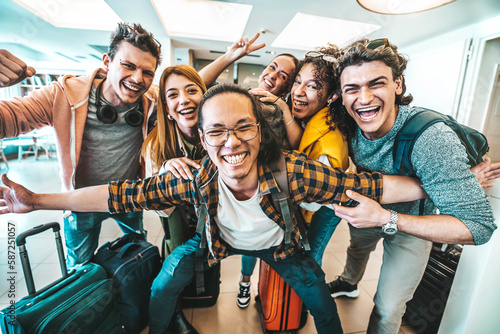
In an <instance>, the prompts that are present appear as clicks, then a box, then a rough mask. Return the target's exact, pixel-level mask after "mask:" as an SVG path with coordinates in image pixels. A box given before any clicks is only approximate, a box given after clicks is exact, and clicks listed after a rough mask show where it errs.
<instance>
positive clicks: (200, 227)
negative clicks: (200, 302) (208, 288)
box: [194, 189, 208, 294]
mask: <svg viewBox="0 0 500 334" xmlns="http://www.w3.org/2000/svg"><path fill="white" fill-rule="evenodd" d="M196 193H197V194H198V197H199V199H200V200H201V195H200V194H199V191H198V189H196ZM196 213H197V215H198V223H197V225H196V233H200V234H201V240H200V245H199V246H198V248H197V249H196V255H195V260H194V269H195V274H196V293H197V294H202V293H204V292H205V276H204V271H205V270H204V268H203V267H204V262H205V258H204V257H203V255H204V253H205V248H206V247H207V232H206V229H205V221H206V218H207V216H208V210H207V206H206V204H205V203H203V201H201V205H199V206H197V207H196Z"/></svg>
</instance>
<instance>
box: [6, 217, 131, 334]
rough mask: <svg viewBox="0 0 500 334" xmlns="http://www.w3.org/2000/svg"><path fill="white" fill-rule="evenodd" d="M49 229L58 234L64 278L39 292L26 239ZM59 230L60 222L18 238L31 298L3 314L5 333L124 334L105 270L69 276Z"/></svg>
mask: <svg viewBox="0 0 500 334" xmlns="http://www.w3.org/2000/svg"><path fill="white" fill-rule="evenodd" d="M48 229H52V230H53V231H54V233H55V239H56V245H57V253H58V256H59V264H60V267H61V273H62V277H61V278H60V279H58V280H56V281H55V282H53V283H51V284H49V285H48V286H46V287H44V288H42V289H40V290H38V291H36V289H35V284H34V281H33V275H32V271H31V265H30V262H29V258H28V253H27V251H26V246H25V244H26V238H27V237H29V236H32V235H35V234H38V233H41V232H43V231H46V230H48ZM59 231H60V226H59V224H58V223H48V224H44V225H39V226H36V227H34V228H32V229H30V230H28V231H26V232H23V233H21V234H20V235H19V236H18V237H17V239H16V244H17V246H18V247H19V253H20V257H21V263H22V267H23V271H24V277H25V280H26V285H27V287H28V294H29V295H28V296H27V297H24V298H22V299H21V300H19V301H18V302H17V303H15V304H13V305H11V306H10V307H7V308H5V309H3V310H2V311H0V327H1V329H2V333H5V334H7V333H8V334H12V333H15V334H20V333H30V334H31V333H34V334H39V333H102V334H105V333H106V334H109V333H122V332H123V329H122V327H121V326H120V324H119V321H118V320H119V314H118V309H117V306H116V301H115V298H114V296H113V293H112V292H111V280H110V279H108V278H107V276H106V272H105V271H104V269H103V268H102V267H100V266H99V265H97V264H94V263H89V264H85V265H82V266H80V267H78V268H77V269H75V270H72V271H71V272H70V273H68V272H67V270H66V263H65V262H64V261H65V260H64V250H63V245H62V240H61V235H60V233H59Z"/></svg>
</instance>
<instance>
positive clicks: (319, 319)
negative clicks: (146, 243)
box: [149, 235, 342, 334]
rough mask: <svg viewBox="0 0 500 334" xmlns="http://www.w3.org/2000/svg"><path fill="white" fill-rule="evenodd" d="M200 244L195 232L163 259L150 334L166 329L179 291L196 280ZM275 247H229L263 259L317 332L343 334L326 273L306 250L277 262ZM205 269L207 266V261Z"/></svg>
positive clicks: (152, 303) (155, 286) (152, 305)
mask: <svg viewBox="0 0 500 334" xmlns="http://www.w3.org/2000/svg"><path fill="white" fill-rule="evenodd" d="M199 243H200V236H199V235H196V236H195V237H194V238H192V239H190V240H188V241H187V242H186V243H184V244H183V245H181V246H179V247H177V248H176V249H175V250H174V251H173V252H172V254H170V255H169V256H168V257H167V258H166V259H165V261H164V262H163V266H162V269H161V270H160V273H159V274H158V276H157V277H156V279H155V280H154V281H153V286H152V288H151V300H150V304H149V310H150V311H149V317H150V318H149V333H150V334H163V333H164V332H165V330H166V329H167V327H168V324H169V322H170V319H171V318H172V314H173V313H174V308H175V305H176V301H177V298H178V297H179V294H180V293H181V292H182V289H183V288H184V287H185V286H186V285H187V284H189V283H190V282H191V281H192V280H193V279H194V277H195V269H194V263H195V252H196V249H197V247H198V245H199ZM274 250H275V247H273V248H269V249H265V250H259V251H245V250H239V249H234V248H231V247H229V255H235V254H242V255H248V256H252V257H256V258H260V259H262V260H264V261H265V262H266V263H268V264H269V265H270V266H271V268H273V269H274V270H276V272H277V273H278V274H279V275H280V276H281V277H283V279H284V280H285V282H287V283H288V284H289V285H290V286H291V287H292V289H294V290H295V292H296V293H297V295H298V296H299V297H300V298H301V299H302V300H303V301H304V303H305V305H306V306H307V307H308V309H309V310H310V312H311V315H312V316H313V317H314V323H315V324H316V330H317V331H318V333H320V334H334V333H342V327H341V325H340V318H339V315H338V313H337V306H336V305H335V301H334V300H333V298H332V297H331V296H330V292H329V291H328V288H327V286H326V282H325V273H324V272H323V270H321V267H320V266H319V265H318V264H317V263H316V261H314V259H312V258H311V257H310V256H309V255H307V254H305V253H297V254H294V255H293V256H291V257H289V258H287V259H284V260H279V261H274V257H273V253H274ZM205 258H206V257H205ZM205 269H208V263H207V262H206V261H205Z"/></svg>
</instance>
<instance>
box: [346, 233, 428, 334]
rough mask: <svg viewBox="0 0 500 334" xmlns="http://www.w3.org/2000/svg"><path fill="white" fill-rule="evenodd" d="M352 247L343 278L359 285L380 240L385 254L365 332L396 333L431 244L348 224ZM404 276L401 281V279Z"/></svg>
mask: <svg viewBox="0 0 500 334" xmlns="http://www.w3.org/2000/svg"><path fill="white" fill-rule="evenodd" d="M349 231H350V233H351V244H350V245H349V248H348V249H347V260H346V265H345V267H344V272H343V273H342V278H343V279H344V280H345V281H347V282H348V283H350V284H358V283H359V281H360V280H361V278H362V277H363V274H364V272H365V269H366V264H367V262H368V258H369V256H370V253H371V252H372V251H373V250H374V249H375V248H376V246H377V243H378V242H379V240H380V239H381V238H382V239H383V240H384V241H383V244H384V255H383V259H382V267H381V268H380V277H379V280H378V286H377V293H376V294H375V297H374V298H373V301H374V302H375V306H374V307H373V311H372V314H371V316H370V322H369V323H368V329H367V333H370V334H373V333H378V334H397V333H398V332H399V327H400V326H401V318H402V317H403V314H404V312H405V309H406V302H407V301H409V300H410V299H411V298H412V296H413V293H414V292H415V290H416V289H417V286H418V284H419V283H420V280H421V279H422V276H423V274H424V271H425V267H426V266H427V260H428V259H429V253H430V251H431V248H432V243H431V242H429V241H426V240H423V239H420V238H417V237H414V236H412V235H409V234H406V233H403V232H398V233H396V234H394V235H387V234H384V233H383V232H382V230H381V229H380V227H378V228H355V227H352V226H351V225H349ZM402 275H404V279H402Z"/></svg>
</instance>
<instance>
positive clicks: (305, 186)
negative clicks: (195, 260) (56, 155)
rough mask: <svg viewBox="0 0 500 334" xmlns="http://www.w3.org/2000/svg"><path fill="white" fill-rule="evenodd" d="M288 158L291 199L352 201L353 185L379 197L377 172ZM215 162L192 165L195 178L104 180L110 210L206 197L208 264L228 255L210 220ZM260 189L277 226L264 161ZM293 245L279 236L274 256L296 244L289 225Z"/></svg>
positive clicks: (294, 155) (294, 154)
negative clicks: (349, 170) (356, 171)
mask: <svg viewBox="0 0 500 334" xmlns="http://www.w3.org/2000/svg"><path fill="white" fill-rule="evenodd" d="M284 153H285V161H286V163H287V172H288V181H289V190H290V199H291V201H292V203H294V204H300V203H302V202H316V203H321V204H328V203H339V202H342V205H351V204H352V200H351V199H350V198H349V197H347V196H346V195H345V191H346V190H349V189H352V190H354V191H356V192H359V193H360V194H362V195H365V196H367V197H370V198H372V199H374V200H377V201H379V200H380V198H381V196H382V188H383V183H382V174H380V173H378V172H374V173H359V174H354V173H345V172H343V171H342V170H341V169H339V168H330V167H328V166H325V165H323V164H321V163H319V162H317V161H314V160H309V159H307V156H306V155H305V154H303V153H300V152H298V151H285V152H284ZM217 172H218V171H217V167H216V166H215V164H214V163H213V162H212V161H211V160H210V159H206V160H205V162H204V163H203V165H202V167H201V168H200V169H199V170H198V171H196V172H195V173H196V178H195V179H194V180H184V179H182V178H176V177H174V176H173V174H171V173H165V174H161V175H158V176H155V177H151V178H147V179H145V180H140V181H129V180H127V181H114V182H110V183H109V188H108V189H109V199H108V205H109V212H110V213H119V212H133V211H140V210H163V209H166V208H168V207H171V206H175V205H178V204H181V203H191V204H193V205H204V204H203V203H200V199H199V198H200V196H197V194H196V188H197V189H198V190H199V194H200V195H201V198H202V199H203V202H204V203H206V206H207V210H208V217H207V220H206V222H205V231H206V235H207V247H208V250H209V252H208V261H209V264H210V265H213V264H215V263H217V262H218V261H219V260H222V259H223V258H225V257H226V256H227V255H228V250H227V244H226V242H225V241H224V240H223V239H222V238H221V237H220V235H219V228H218V226H217V224H216V223H215V217H216V216H217V206H218V203H219V201H218V195H219V185H218V178H217V177H216V175H217ZM258 173H259V180H260V190H261V193H262V196H261V200H260V206H261V208H262V210H263V211H264V213H265V214H266V215H267V216H268V217H269V218H270V219H271V220H273V221H274V222H276V223H277V224H278V225H279V226H280V227H281V228H282V229H285V223H284V221H283V218H282V216H281V214H280V213H279V212H278V211H277V210H276V208H274V205H273V200H272V196H271V194H272V193H276V192H279V191H280V190H279V188H278V185H277V182H276V180H275V178H274V176H273V173H272V171H271V169H270V168H269V167H268V166H261V165H259V166H258ZM291 236H292V247H285V245H284V242H282V243H281V245H279V246H278V247H277V248H276V251H275V253H274V258H275V259H276V260H278V259H284V258H287V257H289V256H291V255H293V254H294V253H295V252H297V251H298V250H300V249H301V247H302V245H301V242H300V232H299V229H298V227H297V226H294V230H293V232H292V235H291Z"/></svg>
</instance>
